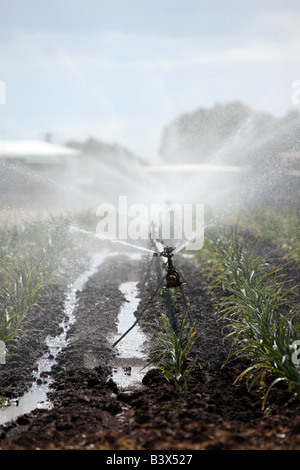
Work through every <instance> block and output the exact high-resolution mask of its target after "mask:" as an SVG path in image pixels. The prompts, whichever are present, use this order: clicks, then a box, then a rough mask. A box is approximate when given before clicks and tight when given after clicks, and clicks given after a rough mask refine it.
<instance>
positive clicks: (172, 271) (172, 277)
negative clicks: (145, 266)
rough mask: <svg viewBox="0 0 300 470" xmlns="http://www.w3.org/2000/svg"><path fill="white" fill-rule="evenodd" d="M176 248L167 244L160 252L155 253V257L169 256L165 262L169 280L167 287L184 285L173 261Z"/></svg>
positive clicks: (167, 279)
mask: <svg viewBox="0 0 300 470" xmlns="http://www.w3.org/2000/svg"><path fill="white" fill-rule="evenodd" d="M174 250H175V248H173V247H169V246H167V247H165V248H164V249H163V251H161V252H160V253H154V254H153V256H154V257H155V256H163V257H164V258H167V262H166V264H165V269H166V271H167V274H166V281H167V284H166V287H167V288H172V287H179V286H181V285H182V282H181V280H180V275H179V272H178V271H177V269H176V268H175V266H174V265H173V261H172V257H173V255H174V254H173V252H174Z"/></svg>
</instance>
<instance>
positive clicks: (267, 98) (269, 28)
mask: <svg viewBox="0 0 300 470" xmlns="http://www.w3.org/2000/svg"><path fill="white" fill-rule="evenodd" d="M0 12H1V25H0V80H1V82H2V84H3V83H5V89H6V93H5V94H6V96H5V97H6V100H5V101H6V104H0V138H1V139H37V138H42V137H43V135H44V133H46V132H52V133H53V141H54V142H55V143H63V142H65V141H66V140H69V139H78V140H84V139H86V138H88V137H90V136H93V137H95V138H98V139H101V140H104V141H106V142H108V143H111V142H117V143H119V144H120V145H124V146H126V147H127V148H129V149H130V150H132V151H133V152H134V153H136V154H138V155H139V156H141V157H144V158H146V159H149V160H153V161H155V159H156V157H157V154H158V149H159V144H160V138H161V134H162V130H163V127H164V126H165V125H166V124H168V123H169V122H170V121H171V120H172V119H174V118H175V117H177V116H178V115H179V114H181V113H183V112H190V111H194V110H195V109H197V108H199V107H201V106H205V107H210V106H213V105H214V104H215V103H217V102H218V103H225V102H228V101H230V100H241V101H242V102H244V103H245V104H247V105H249V106H251V107H252V108H253V109H254V110H263V111H267V112H271V113H272V114H274V115H276V116H282V115H284V114H285V113H286V112H287V111H288V110H290V109H299V110H300V104H297V103H293V101H292V83H293V82H294V81H295V80H300V26H299V25H300V1H299V0H223V1H222V0H105V1H104V0H40V1H38V0H9V1H8V0H0Z"/></svg>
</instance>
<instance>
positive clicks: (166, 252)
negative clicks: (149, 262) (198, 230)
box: [153, 246, 175, 258]
mask: <svg viewBox="0 0 300 470" xmlns="http://www.w3.org/2000/svg"><path fill="white" fill-rule="evenodd" d="M174 250H175V248H174V247H171V246H166V247H165V248H164V249H163V251H161V252H160V253H153V256H163V257H164V258H171V257H172V256H173V254H172V253H173V251H174Z"/></svg>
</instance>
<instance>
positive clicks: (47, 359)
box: [0, 252, 111, 425]
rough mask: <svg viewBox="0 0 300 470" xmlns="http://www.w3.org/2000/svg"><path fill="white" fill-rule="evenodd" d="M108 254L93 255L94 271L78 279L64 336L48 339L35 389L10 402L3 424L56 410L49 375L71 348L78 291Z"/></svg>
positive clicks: (0, 415)
mask: <svg viewBox="0 0 300 470" xmlns="http://www.w3.org/2000/svg"><path fill="white" fill-rule="evenodd" d="M107 255H108V253H107V252H101V253H97V254H95V255H93V257H92V262H91V267H90V269H88V270H87V271H85V272H84V273H82V274H81V275H80V276H78V278H77V279H76V280H75V281H74V283H73V284H71V285H70V286H69V289H68V291H67V296H66V300H65V302H64V313H65V316H64V320H63V321H62V322H61V323H60V326H61V328H62V333H61V334H59V335H58V336H55V337H48V338H47V339H46V344H47V346H48V348H49V351H48V352H47V353H46V354H44V355H43V356H42V357H41V358H40V360H39V361H38V363H37V368H36V371H35V372H34V374H33V376H34V381H33V384H32V387H31V389H30V390H29V391H28V392H26V393H25V394H24V395H23V396H22V397H20V398H19V399H17V400H12V401H11V402H9V403H7V404H6V406H3V407H1V408H0V425H1V424H4V423H7V422H8V421H10V420H12V419H16V418H18V417H19V416H21V415H23V414H25V413H30V412H31V411H33V410H35V409H37V408H47V409H50V408H51V407H52V404H51V403H50V402H49V401H48V400H47V393H48V392H49V386H50V384H51V382H52V379H51V378H50V377H47V375H49V373H50V371H51V368H52V366H53V365H54V364H56V357H57V355H58V353H59V352H60V351H61V350H62V349H63V348H64V347H66V346H67V333H68V330H69V329H70V327H71V325H72V324H73V323H74V322H75V315H74V313H73V312H74V310H75V307H76V303H77V297H76V291H78V290H81V289H82V288H83V286H84V285H85V283H86V282H87V281H88V279H89V278H90V277H91V276H92V275H93V274H94V273H95V272H96V271H97V269H98V267H99V266H100V264H101V263H102V262H103V261H104V260H105V258H106V257H107ZM110 255H111V253H110Z"/></svg>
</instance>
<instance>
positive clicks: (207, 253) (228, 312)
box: [199, 231, 300, 407]
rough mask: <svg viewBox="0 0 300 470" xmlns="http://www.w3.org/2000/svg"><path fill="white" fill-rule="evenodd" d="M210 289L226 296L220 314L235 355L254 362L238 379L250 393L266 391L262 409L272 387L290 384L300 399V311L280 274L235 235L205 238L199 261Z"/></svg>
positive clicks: (212, 235)
mask: <svg viewBox="0 0 300 470" xmlns="http://www.w3.org/2000/svg"><path fill="white" fill-rule="evenodd" d="M199 256H201V260H202V263H201V265H202V266H203V265H204V266H205V275H206V276H207V277H208V279H209V282H210V285H211V286H214V289H217V291H218V292H221V294H222V300H221V301H220V302H219V305H218V312H219V314H220V315H221V317H222V318H224V319H226V320H227V321H228V322H229V324H230V328H231V329H230V333H229V336H230V338H231V339H232V340H233V345H234V349H233V352H232V354H233V355H237V356H244V357H247V358H249V359H250V361H251V365H250V366H249V367H248V368H247V369H245V370H244V371H243V373H242V374H241V375H240V376H239V377H238V379H241V378H242V377H244V378H246V382H247V385H248V387H249V388H250V389H251V388H253V387H254V386H258V388H259V389H264V400H263V407H264V406H265V403H266V400H267V397H268V394H269V392H270V390H271V389H272V387H273V386H274V385H275V384H277V383H278V382H283V381H284V382H286V383H287V384H288V387H289V390H290V391H293V392H296V393H297V394H298V397H299V396H300V365H299V360H298V356H297V353H298V352H299V345H300V341H299V340H300V334H299V333H300V322H299V305H298V304H297V303H296V302H295V301H294V299H293V295H292V294H293V291H294V287H295V286H290V285H289V283H288V282H287V281H285V278H284V277H283V276H282V272H281V269H280V268H278V267H276V268H275V267H273V266H271V265H270V264H269V263H267V262H266V261H265V260H264V259H263V258H261V257H256V258H254V257H253V256H252V255H251V254H250V253H248V252H247V251H246V249H245V248H243V244H242V241H241V240H240V239H239V237H238V236H237V233H236V231H232V232H231V233H229V234H227V235H225V234H224V233H223V234H220V232H218V233H216V232H211V233H210V234H209V235H207V236H206V241H205V246H204V247H203V249H202V250H201V253H200V255H199Z"/></svg>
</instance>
